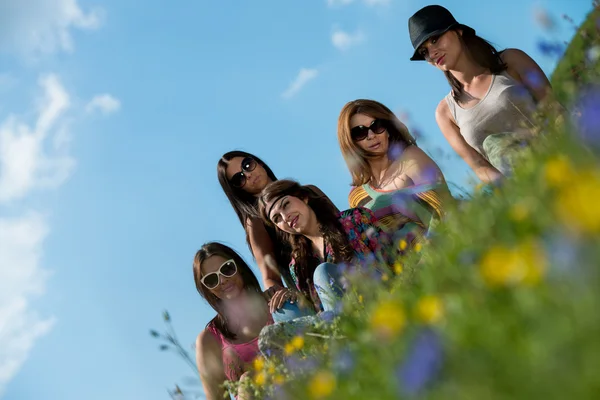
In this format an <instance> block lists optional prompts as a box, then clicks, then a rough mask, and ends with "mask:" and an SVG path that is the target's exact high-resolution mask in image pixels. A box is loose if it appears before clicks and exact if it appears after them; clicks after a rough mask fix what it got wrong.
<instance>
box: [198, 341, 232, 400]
mask: <svg viewBox="0 0 600 400" xmlns="http://www.w3.org/2000/svg"><path fill="white" fill-rule="evenodd" d="M196 364H197V365H198V373H199V374H200V379H201V380H202V387H203V388H204V394H205V395H206V400H221V399H223V398H224V397H225V393H226V392H225V388H224V387H223V383H224V382H225V381H226V380H227V377H226V376H225V368H224V366H223V351H222V349H221V346H220V344H219V342H218V341H217V339H216V338H215V337H214V335H213V334H212V333H211V332H209V331H208V330H204V331H202V333H200V334H199V335H198V338H197V339H196Z"/></svg>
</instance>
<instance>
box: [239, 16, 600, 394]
mask: <svg viewBox="0 0 600 400" xmlns="http://www.w3.org/2000/svg"><path fill="white" fill-rule="evenodd" d="M598 17H600V12H599V11H598V10H595V11H594V12H592V13H591V14H590V15H589V18H588V19H587V20H586V22H585V23H584V24H583V25H582V27H581V29H580V30H579V32H578V34H577V35H576V37H575V38H574V39H573V41H572V43H571V44H570V46H569V47H568V50H567V51H566V53H565V55H564V58H563V60H562V61H561V62H560V64H559V65H558V67H557V68H556V70H555V72H554V74H553V76H552V79H551V80H552V84H553V87H554V90H555V93H556V97H557V98H558V99H559V100H560V101H561V103H563V104H564V105H565V106H567V107H568V106H569V105H570V104H572V103H573V101H574V99H575V98H576V96H577V94H578V93H579V90H580V88H582V87H583V86H584V85H587V84H589V83H592V82H598V80H599V77H600V69H599V67H598V63H597V61H595V62H593V63H590V61H589V60H587V59H586V54H587V52H588V49H590V48H592V47H594V46H600V40H599V35H598V30H597V28H596V19H597V18H598ZM583 111H584V112H585V110H583ZM555 112H556V111H554V110H550V109H548V110H546V111H544V112H543V113H544V115H543V117H545V119H546V120H548V121H555V120H556V118H557V117H558V115H556V114H554V113H555ZM565 121H566V122H564V123H560V124H550V125H549V126H548V127H547V128H546V129H545V130H544V135H543V136H540V138H539V142H538V143H537V144H536V146H535V148H534V151H533V152H532V154H530V155H529V156H528V158H527V159H526V160H524V161H523V165H522V167H521V168H519V171H518V173H517V174H516V175H515V176H514V177H512V178H511V179H510V180H507V181H506V182H504V184H503V185H502V186H501V187H498V188H494V189H492V190H491V191H490V190H487V191H481V190H477V191H476V192H475V194H474V195H473V198H472V199H471V200H469V201H468V202H465V204H462V205H461V210H460V212H452V210H449V211H450V213H449V215H448V218H447V220H446V221H445V223H444V224H443V225H442V226H441V227H440V228H439V230H438V232H437V235H436V236H435V237H434V239H433V241H432V243H431V244H429V245H428V246H426V247H424V248H423V250H422V251H421V252H420V253H419V254H418V256H420V262H419V264H418V265H417V263H416V262H415V260H416V258H417V257H416V256H415V257H414V258H413V259H409V260H403V261H402V263H403V264H402V267H403V268H402V271H401V272H400V273H399V274H397V276H394V274H390V277H389V279H388V280H387V281H386V282H385V284H381V282H368V281H364V280H362V281H357V282H355V285H354V287H355V291H354V292H353V293H351V294H350V295H349V296H347V298H346V299H345V303H344V310H345V312H344V315H343V317H342V318H339V319H337V320H336V321H335V322H334V323H333V324H332V325H331V327H330V328H328V330H327V331H326V332H325V333H326V334H327V335H330V336H336V337H337V336H343V338H335V339H333V338H329V339H328V338H315V337H312V336H310V335H305V336H304V344H303V346H302V348H301V349H300V350H296V351H294V353H293V354H292V355H291V357H293V358H294V359H295V361H296V363H297V362H302V360H304V362H309V363H311V365H312V367H311V369H310V371H308V372H305V373H300V372H299V370H298V369H297V368H296V369H294V368H292V367H290V363H289V361H288V362H287V363H286V362H285V361H278V360H267V362H266V363H265V364H264V365H262V366H259V368H258V370H257V371H256V374H257V376H259V377H260V378H259V379H258V382H257V381H254V383H252V384H251V385H250V386H251V387H252V389H253V390H255V391H256V393H257V394H259V395H261V396H262V395H264V394H265V393H271V392H272V391H273V390H276V392H275V394H274V398H294V399H313V398H315V399H316V398H327V399H340V400H341V399H344V400H349V399H361V400H362V399H378V400H385V399H398V398H411V397H414V396H415V395H414V394H413V395H410V394H409V392H410V390H411V388H413V389H414V388H418V390H417V391H416V392H415V393H416V394H417V395H418V397H420V398H431V399H451V398H460V399H477V400H479V399H498V400H500V399H567V398H574V399H575V398H576V399H588V398H597V396H598V394H599V393H600V380H599V379H598V374H599V373H600V356H599V354H600V340H598V338H599V337H600V312H599V311H598V305H600V273H599V269H598V266H599V265H600V246H598V243H599V239H600V208H599V207H597V206H595V204H596V203H597V201H598V200H597V198H598V197H600V164H599V159H598V155H597V154H596V153H594V152H593V151H591V150H590V149H589V148H588V147H587V146H586V145H585V144H584V143H581V142H580V140H579V139H578V135H577V130H576V129H575V128H574V127H573V126H571V124H570V118H569V116H568V115H567V116H566V117H565ZM386 332H387V334H386ZM419 341H421V344H419ZM419 346H420V347H419ZM340 359H341V360H343V361H344V363H341V364H340V362H339V360H340ZM402 371H404V372H402ZM411 374H412V375H411ZM281 380H285V383H281ZM273 381H278V382H279V383H278V384H273Z"/></svg>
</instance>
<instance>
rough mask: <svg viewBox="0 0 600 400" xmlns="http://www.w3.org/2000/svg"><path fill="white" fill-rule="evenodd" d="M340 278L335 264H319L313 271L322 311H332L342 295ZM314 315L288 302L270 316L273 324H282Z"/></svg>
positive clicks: (338, 269) (308, 310) (310, 311)
mask: <svg viewBox="0 0 600 400" xmlns="http://www.w3.org/2000/svg"><path fill="white" fill-rule="evenodd" d="M341 278H342V272H341V271H340V268H339V267H338V265H336V264H332V263H327V262H325V263H322V264H319V266H317V268H316V269H315V272H314V274H313V282H314V285H315V289H316V291H317V295H318V296H319V300H321V305H322V306H323V311H334V310H335V308H336V305H337V304H338V301H339V300H340V298H341V297H342V295H343V294H344V290H343V287H342V280H341ZM314 314H315V313H314V311H312V310H311V309H308V308H302V309H301V308H300V307H298V304H297V303H293V304H292V303H290V301H289V300H288V301H286V302H285V303H284V305H283V307H281V308H280V309H279V310H277V311H275V312H274V313H273V314H272V315H273V321H274V322H284V321H290V320H292V319H296V318H299V317H305V316H308V315H314Z"/></svg>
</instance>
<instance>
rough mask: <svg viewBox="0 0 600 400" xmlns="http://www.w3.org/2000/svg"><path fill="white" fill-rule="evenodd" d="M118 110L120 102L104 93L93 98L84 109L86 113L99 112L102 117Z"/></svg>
mask: <svg viewBox="0 0 600 400" xmlns="http://www.w3.org/2000/svg"><path fill="white" fill-rule="evenodd" d="M120 108H121V101H119V99H117V98H115V97H113V96H111V95H110V94H107V93H105V94H100V95H97V96H94V98H93V99H92V100H90V101H89V103H88V104H87V106H86V107H85V110H86V112H88V113H93V112H95V111H99V112H101V113H102V114H104V115H108V114H111V113H113V112H116V111H119V109H120Z"/></svg>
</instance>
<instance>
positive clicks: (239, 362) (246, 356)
mask: <svg viewBox="0 0 600 400" xmlns="http://www.w3.org/2000/svg"><path fill="white" fill-rule="evenodd" d="M272 323H273V318H272V317H271V316H269V321H268V322H267V325H271V324H272ZM206 329H208V330H209V331H210V332H211V333H212V334H213V335H215V337H216V338H217V340H218V341H219V343H221V349H222V350H223V365H224V367H225V376H226V377H227V379H228V380H230V381H234V382H235V381H238V380H239V379H240V377H241V376H242V374H243V373H244V370H245V364H248V363H251V362H252V361H253V360H254V358H256V356H257V355H258V354H259V350H258V336H257V337H255V338H254V339H252V340H250V341H249V342H246V343H237V344H234V343H231V342H230V341H229V340H227V338H226V337H224V336H223V334H222V333H221V332H220V331H219V330H218V329H217V328H216V327H215V324H214V322H211V323H209V324H208V326H207V327H206Z"/></svg>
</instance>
